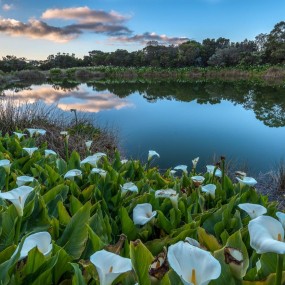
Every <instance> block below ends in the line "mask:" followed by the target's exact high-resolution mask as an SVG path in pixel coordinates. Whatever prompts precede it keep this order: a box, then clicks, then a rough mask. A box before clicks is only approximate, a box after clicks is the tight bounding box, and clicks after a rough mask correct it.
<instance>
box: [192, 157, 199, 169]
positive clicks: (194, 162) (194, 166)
mask: <svg viewBox="0 0 285 285" xmlns="http://www.w3.org/2000/svg"><path fill="white" fill-rule="evenodd" d="M198 161H199V157H196V158H194V159H193V160H192V164H193V168H196V166H197V163H198Z"/></svg>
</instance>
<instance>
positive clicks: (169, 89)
mask: <svg viewBox="0 0 285 285" xmlns="http://www.w3.org/2000/svg"><path fill="white" fill-rule="evenodd" d="M4 94H5V95H8V96H9V95H12V94H13V98H15V99H20V100H23V99H24V100H29V101H31V102H33V101H36V100H42V101H43V102H44V103H45V104H52V103H55V102H57V103H58V107H59V108H60V109H62V110H67V111H69V110H70V109H77V110H78V111H79V110H82V111H84V112H91V113H94V114H95V116H96V121H97V122H98V123H99V124H101V125H103V126H106V125H108V126H110V127H111V128H114V129H116V130H117V131H118V136H119V141H120V148H121V150H122V153H123V155H124V156H125V157H126V158H134V159H137V158H139V159H142V160H144V161H145V160H146V158H147V154H148V151H149V150H155V151H157V152H158V153H159V154H160V158H158V159H156V161H155V163H156V164H157V165H159V168H161V169H163V170H165V169H167V168H170V167H175V166H176V165H179V164H186V165H188V167H189V168H190V167H191V165H192V159H194V158H195V157H200V161H199V163H198V166H199V165H200V167H201V168H199V170H200V171H205V168H204V167H203V168H202V166H205V165H206V164H212V163H214V162H215V161H216V160H219V157H220V156H221V155H223V156H225V157H226V158H227V161H231V163H232V165H233V167H236V168H243V170H247V171H248V173H249V174H250V175H254V174H257V173H258V172H260V171H262V172H266V171H269V170H271V169H273V168H275V167H276V164H277V163H279V162H280V160H281V159H283V158H284V157H285V87H264V86H260V85H256V84H250V83H244V82H234V83H233V82H212V83H193V84H190V83H178V82H176V83H173V82H172V83H157V84H151V83H140V84H138V83H88V84H77V83H74V84H68V85H65V86H59V85H52V84H43V85H31V86H28V87H25V88H11V89H9V90H5V91H4Z"/></svg>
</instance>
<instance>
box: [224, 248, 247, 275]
mask: <svg viewBox="0 0 285 285" xmlns="http://www.w3.org/2000/svg"><path fill="white" fill-rule="evenodd" d="M224 255H225V262H226V264H228V265H229V266H230V269H231V272H232V274H233V275H234V276H235V277H236V278H238V279H241V278H242V277H244V275H245V273H246V270H243V262H244V261H243V254H242V252H241V250H239V249H236V248H233V247H225V249H224Z"/></svg>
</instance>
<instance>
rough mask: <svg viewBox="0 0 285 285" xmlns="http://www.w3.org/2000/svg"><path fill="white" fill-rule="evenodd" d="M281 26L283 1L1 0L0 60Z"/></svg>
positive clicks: (241, 35) (234, 35)
mask: <svg viewBox="0 0 285 285" xmlns="http://www.w3.org/2000/svg"><path fill="white" fill-rule="evenodd" d="M282 20H285V1H284V0H175V1H174V0H95V1H94V0H88V1H79V0H72V1H58V0H57V1H55V0H44V1H39V0H25V1H23V0H10V1H8V0H6V1H5V0H0V57H2V56H5V55H16V56H18V57H26V58H28V59H45V58H47V56H48V55H50V54H56V53H57V52H68V53H75V55H76V56H78V57H82V56H83V55H87V54H88V51H91V50H103V51H114V50H116V49H118V48H122V49H127V50H129V51H132V50H138V49H141V48H143V47H144V46H145V44H146V42H147V41H149V40H158V41H159V42H161V43H162V44H166V45H167V44H178V43H181V42H183V41H185V40H186V39H193V40H196V41H200V42H201V41H202V40H203V39H205V38H218V37H220V36H221V37H225V38H229V39H230V40H232V41H242V40H244V39H245V38H247V39H254V37H255V36H256V35H258V34H259V33H269V32H270V31H271V30H272V29H273V27H274V25H275V24H276V23H278V22H280V21H282Z"/></svg>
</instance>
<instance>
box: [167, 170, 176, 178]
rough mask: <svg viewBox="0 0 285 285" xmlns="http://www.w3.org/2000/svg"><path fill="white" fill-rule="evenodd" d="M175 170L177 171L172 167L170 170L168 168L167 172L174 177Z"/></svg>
mask: <svg viewBox="0 0 285 285" xmlns="http://www.w3.org/2000/svg"><path fill="white" fill-rule="evenodd" d="M176 172H177V171H176V170H173V169H172V170H170V172H169V173H170V174H171V175H172V176H173V177H174V175H175V173H176Z"/></svg>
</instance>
